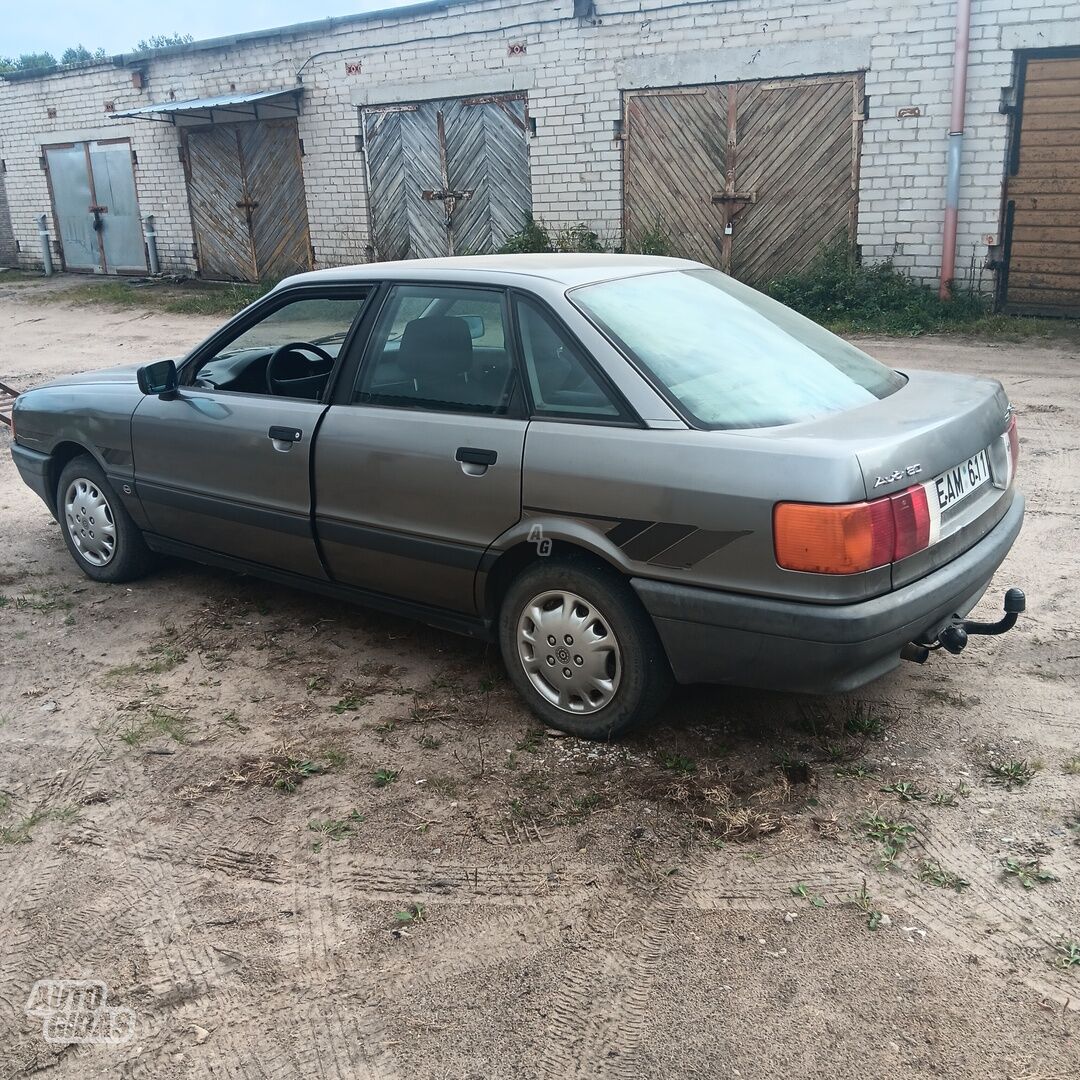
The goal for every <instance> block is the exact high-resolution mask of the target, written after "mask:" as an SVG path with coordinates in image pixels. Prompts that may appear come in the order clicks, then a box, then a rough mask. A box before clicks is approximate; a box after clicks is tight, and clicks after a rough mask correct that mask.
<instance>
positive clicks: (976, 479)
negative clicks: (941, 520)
mask: <svg viewBox="0 0 1080 1080" xmlns="http://www.w3.org/2000/svg"><path fill="white" fill-rule="evenodd" d="M990 480H991V475H990V455H989V454H988V453H987V452H986V451H985V450H980V451H979V452H978V453H977V454H976V455H975V456H974V457H969V458H968V459H967V461H962V462H961V463H960V464H959V465H957V466H956V467H955V468H952V469H947V470H946V471H945V472H943V473H942V474H941V475H940V476H935V477H934V479H933V480H930V481H928V482H927V483H926V484H925V485H924V486H925V487H926V496H927V499H928V500H929V502H930V505H931V506H932V507H936V509H937V512H938V513H939V514H943V513H944V512H945V511H946V510H948V509H950V508H951V507H953V506H955V505H956V504H957V503H958V502H960V501H961V500H963V499H966V498H967V497H968V496H969V495H970V494H971V493H972V492H973V491H977V490H978V489H979V488H981V487H982V486H983V484H988V483H989V482H990Z"/></svg>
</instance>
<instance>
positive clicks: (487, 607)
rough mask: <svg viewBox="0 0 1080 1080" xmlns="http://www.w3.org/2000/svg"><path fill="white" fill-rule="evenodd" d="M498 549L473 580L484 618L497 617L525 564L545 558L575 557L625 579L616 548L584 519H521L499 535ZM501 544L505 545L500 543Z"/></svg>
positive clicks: (625, 574)
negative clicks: (502, 534)
mask: <svg viewBox="0 0 1080 1080" xmlns="http://www.w3.org/2000/svg"><path fill="white" fill-rule="evenodd" d="M500 545H501V546H500V550H498V551H489V553H488V555H487V556H486V557H485V562H486V565H485V566H484V567H483V569H482V572H481V574H480V575H479V577H478V581H477V604H478V607H479V609H480V611H481V613H482V614H483V616H484V617H485V618H486V619H489V620H491V621H492V622H494V621H495V620H497V619H498V615H499V606H500V605H501V603H502V598H503V596H504V595H505V594H506V590H507V588H508V587H509V586H510V583H511V582H512V581H513V580H514V578H515V577H517V575H518V574H520V573H521V572H522V571H523V570H524V569H525V568H526V567H527V566H531V565H532V564H533V563H537V562H540V561H541V560H543V559H545V558H576V559H581V560H583V561H586V562H589V563H591V564H592V565H593V566H599V567H603V568H604V569H607V570H614V571H616V572H617V573H618V574H619V575H620V576H621V577H622V578H624V579H626V580H629V577H630V572H629V568H628V567H627V566H625V565H624V560H622V559H621V558H620V557H619V551H618V548H616V547H615V546H614V545H613V544H611V542H610V541H608V540H607V539H606V537H604V536H603V534H600V533H594V532H593V530H591V529H590V528H589V527H588V526H587V525H586V524H585V523H584V522H580V521H577V520H574V519H569V518H567V519H550V520H541V519H535V520H531V519H523V520H522V521H521V522H519V524H518V525H517V526H515V528H514V529H512V530H511V531H510V532H509V533H507V534H506V535H504V536H503V537H502V538H500ZM502 545H505V546H502Z"/></svg>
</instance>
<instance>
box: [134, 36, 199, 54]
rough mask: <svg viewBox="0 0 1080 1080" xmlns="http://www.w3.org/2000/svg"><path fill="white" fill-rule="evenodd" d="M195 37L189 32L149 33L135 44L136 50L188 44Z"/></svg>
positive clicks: (141, 50)
mask: <svg viewBox="0 0 1080 1080" xmlns="http://www.w3.org/2000/svg"><path fill="white" fill-rule="evenodd" d="M194 40H195V39H194V38H193V37H192V36H191V35H190V34H151V35H150V36H149V37H147V38H143V39H142V41H140V42H139V43H138V44H137V45H136V46H135V51H136V52H153V50H154V49H168V48H170V47H171V46H173V45H190V44H191V43H192V42H193V41H194Z"/></svg>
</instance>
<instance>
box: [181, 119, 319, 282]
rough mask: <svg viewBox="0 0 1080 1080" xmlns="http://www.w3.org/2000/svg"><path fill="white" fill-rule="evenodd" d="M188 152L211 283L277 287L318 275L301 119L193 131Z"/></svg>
mask: <svg viewBox="0 0 1080 1080" xmlns="http://www.w3.org/2000/svg"><path fill="white" fill-rule="evenodd" d="M184 151H185V152H184V161H185V166H186V172H187V185H188V198H189V201H190V203H191V222H192V226H193V228H194V232H195V246H196V249H197V252H198V259H199V272H200V273H201V274H202V275H203V276H204V277H210V278H231V279H234V280H239V281H275V280H277V279H279V278H282V277H285V276H286V275H288V274H294V273H297V272H298V271H302V270H310V269H311V261H312V260H311V239H310V234H309V231H308V217H307V199H306V195H305V191H304V174H303V169H302V166H301V159H300V141H299V139H298V138H297V134H296V121H295V120H262V121H258V122H256V123H246V124H214V125H210V126H208V127H199V128H192V129H190V130H188V131H186V132H185V133H184Z"/></svg>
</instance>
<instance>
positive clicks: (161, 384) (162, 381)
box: [137, 360, 180, 397]
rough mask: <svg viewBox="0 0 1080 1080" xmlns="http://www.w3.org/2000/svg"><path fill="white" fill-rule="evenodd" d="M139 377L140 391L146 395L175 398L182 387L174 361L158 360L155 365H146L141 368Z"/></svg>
mask: <svg viewBox="0 0 1080 1080" xmlns="http://www.w3.org/2000/svg"><path fill="white" fill-rule="evenodd" d="M137 377H138V380H139V389H140V390H141V391H142V392H143V393H144V394H156V395H157V396H158V397H173V396H175V394H176V388H177V386H179V385H180V383H179V379H178V377H177V374H176V364H175V363H174V362H173V361H172V360H157V361H155V362H154V363H153V364H144V365H143V366H142V367H141V368H139V370H138V373H137Z"/></svg>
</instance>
